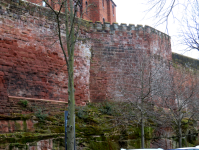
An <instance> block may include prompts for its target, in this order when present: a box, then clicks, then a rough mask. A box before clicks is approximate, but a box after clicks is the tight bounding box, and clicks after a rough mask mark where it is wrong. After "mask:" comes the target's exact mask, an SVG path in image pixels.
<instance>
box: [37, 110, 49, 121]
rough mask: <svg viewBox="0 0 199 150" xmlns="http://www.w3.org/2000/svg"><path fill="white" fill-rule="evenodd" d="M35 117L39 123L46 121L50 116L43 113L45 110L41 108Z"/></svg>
mask: <svg viewBox="0 0 199 150" xmlns="http://www.w3.org/2000/svg"><path fill="white" fill-rule="evenodd" d="M35 116H36V117H37V118H38V119H39V121H44V120H45V119H46V117H47V116H48V114H45V113H43V110H42V109H41V108H39V109H37V111H36V112H35Z"/></svg>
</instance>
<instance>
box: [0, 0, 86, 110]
mask: <svg viewBox="0 0 199 150" xmlns="http://www.w3.org/2000/svg"><path fill="white" fill-rule="evenodd" d="M2 3H4V5H2V6H3V7H1V9H0V12H1V15H0V101H1V103H0V108H5V107H6V105H7V96H18V97H29V98H38V99H50V100H57V101H67V99H68V90H67V87H68V81H67V69H66V66H65V67H63V65H65V61H64V59H63V54H62V51H61V49H60V46H59V42H58V41H57V38H55V36H53V37H52V35H54V33H55V32H54V31H55V30H54V29H55V27H56V24H54V22H52V21H50V20H46V19H45V18H44V17H43V16H39V15H40V14H39V12H36V11H35V10H33V11H34V13H33V12H26V11H25V10H24V9H25V8H24V6H26V5H25V3H21V4H20V6H17V4H16V3H13V2H11V1H10V2H8V1H7V0H4V1H2ZM7 3H9V4H10V5H8V4H7ZM16 6H17V7H16ZM31 6H32V5H28V6H27V7H31ZM34 7H35V6H33V7H31V8H32V9H33V8H34ZM44 11H45V12H47V9H44ZM56 41H57V42H56ZM54 42H55V43H54ZM53 43H54V44H53ZM62 67H63V68H62ZM89 68H90V50H89V43H88V42H86V43H82V42H78V43H77V45H76V49H75V71H74V78H75V89H76V91H75V98H76V103H77V104H81V105H84V104H85V103H86V102H87V101H88V100H89ZM0 110H2V109H0Z"/></svg>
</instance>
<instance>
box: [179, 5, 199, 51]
mask: <svg viewBox="0 0 199 150" xmlns="http://www.w3.org/2000/svg"><path fill="white" fill-rule="evenodd" d="M193 3H194V4H193V5H192V6H191V7H190V10H189V11H188V12H187V15H186V16H184V18H183V20H182V22H181V31H180V33H179V36H180V37H182V38H181V42H180V43H181V44H182V45H185V46H186V48H187V49H186V50H187V51H190V50H194V49H195V50H197V51H199V1H194V2H193Z"/></svg>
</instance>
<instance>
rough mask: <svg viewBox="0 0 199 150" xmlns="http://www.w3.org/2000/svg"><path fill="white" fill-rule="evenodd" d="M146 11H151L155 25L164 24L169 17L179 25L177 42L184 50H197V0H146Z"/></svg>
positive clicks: (198, 42) (198, 32) (198, 13)
mask: <svg viewBox="0 0 199 150" xmlns="http://www.w3.org/2000/svg"><path fill="white" fill-rule="evenodd" d="M147 4H148V5H149V6H150V7H149V9H148V10H147V12H153V14H154V15H153V18H155V19H156V25H157V26H158V25H161V24H164V23H165V24H166V30H167V32H168V31H169V29H168V24H169V20H170V18H173V20H174V21H176V22H177V23H178V25H179V29H180V30H179V32H178V37H179V38H178V41H175V42H178V43H179V44H180V45H183V46H185V48H184V51H185V52H186V51H190V50H194V49H195V50H199V38H198V36H199V31H198V30H199V26H198V24H199V1H198V0H148V2H147Z"/></svg>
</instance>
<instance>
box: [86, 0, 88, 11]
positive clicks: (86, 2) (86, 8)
mask: <svg viewBox="0 0 199 150" xmlns="http://www.w3.org/2000/svg"><path fill="white" fill-rule="evenodd" d="M87 8H88V2H87V1H86V14H88V9H87Z"/></svg>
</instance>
